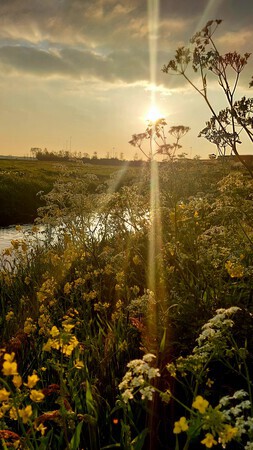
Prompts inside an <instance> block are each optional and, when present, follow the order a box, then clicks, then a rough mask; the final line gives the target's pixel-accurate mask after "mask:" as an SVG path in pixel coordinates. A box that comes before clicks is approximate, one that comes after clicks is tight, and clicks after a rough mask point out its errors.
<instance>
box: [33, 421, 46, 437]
mask: <svg viewBox="0 0 253 450" xmlns="http://www.w3.org/2000/svg"><path fill="white" fill-rule="evenodd" d="M35 430H37V431H40V432H41V435H42V436H44V434H45V432H46V430H47V427H44V425H43V423H40V424H39V426H37V427H35Z"/></svg>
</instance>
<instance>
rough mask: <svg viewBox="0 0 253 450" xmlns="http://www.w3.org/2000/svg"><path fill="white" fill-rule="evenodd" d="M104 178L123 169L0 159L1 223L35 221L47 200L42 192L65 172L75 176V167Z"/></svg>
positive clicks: (51, 186)
mask: <svg viewBox="0 0 253 450" xmlns="http://www.w3.org/2000/svg"><path fill="white" fill-rule="evenodd" d="M76 167H78V169H79V170H81V168H82V173H83V174H84V175H85V174H86V173H93V174H95V175H97V176H98V177H99V179H100V180H104V179H106V178H108V177H110V175H111V174H112V173H113V172H115V171H116V170H119V168H117V167H115V166H105V165H104V166H102V165H92V164H89V165H87V164H86V165H85V164H83V165H82V164H80V163H77V162H74V161H73V162H65V161H61V162H57V161H37V160H15V159H0V204H1V215H0V226H8V225H13V224H20V223H22V224H24V223H32V222H33V221H34V219H35V218H36V215H37V209H38V208H39V207H40V206H42V204H43V201H42V199H41V195H40V194H38V193H48V192H49V191H50V190H51V189H52V188H53V184H54V182H55V181H56V179H57V178H58V177H59V176H60V175H61V176H62V177H64V172H68V177H71V173H72V174H73V178H74V177H75V168H76Z"/></svg>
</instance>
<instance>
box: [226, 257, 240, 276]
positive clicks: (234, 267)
mask: <svg viewBox="0 0 253 450" xmlns="http://www.w3.org/2000/svg"><path fill="white" fill-rule="evenodd" d="M225 267H226V269H227V272H228V274H229V275H230V277H231V278H242V277H243V275H244V267H243V265H242V264H240V263H237V262H233V261H230V260H228V261H227V262H226V264H225Z"/></svg>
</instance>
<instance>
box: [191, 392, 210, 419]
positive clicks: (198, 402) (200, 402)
mask: <svg viewBox="0 0 253 450" xmlns="http://www.w3.org/2000/svg"><path fill="white" fill-rule="evenodd" d="M208 405H209V402H208V401H207V400H205V399H204V398H203V397H202V396H201V395H197V397H196V398H195V400H194V402H193V404H192V406H193V408H196V409H197V410H198V411H199V412H200V414H204V413H205V411H206V408H207V407H208Z"/></svg>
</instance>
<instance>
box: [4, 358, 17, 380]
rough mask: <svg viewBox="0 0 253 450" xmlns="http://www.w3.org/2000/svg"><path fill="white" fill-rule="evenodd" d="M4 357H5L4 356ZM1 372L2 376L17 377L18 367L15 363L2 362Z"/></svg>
mask: <svg viewBox="0 0 253 450" xmlns="http://www.w3.org/2000/svg"><path fill="white" fill-rule="evenodd" d="M4 356H5V355H4ZM2 372H3V374H4V375H6V376H8V375H17V374H18V365H17V363H16V362H15V361H13V362H10V361H4V363H3V368H2Z"/></svg>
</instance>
